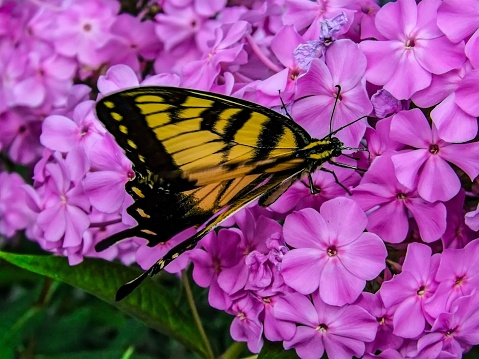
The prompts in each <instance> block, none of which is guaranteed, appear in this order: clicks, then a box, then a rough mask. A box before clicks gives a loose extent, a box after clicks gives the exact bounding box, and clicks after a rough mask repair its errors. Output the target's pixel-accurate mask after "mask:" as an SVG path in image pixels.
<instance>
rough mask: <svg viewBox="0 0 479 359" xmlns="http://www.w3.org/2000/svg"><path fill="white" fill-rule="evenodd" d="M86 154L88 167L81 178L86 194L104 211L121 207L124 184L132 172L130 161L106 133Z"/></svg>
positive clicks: (123, 197)
mask: <svg viewBox="0 0 479 359" xmlns="http://www.w3.org/2000/svg"><path fill="white" fill-rule="evenodd" d="M89 157H90V164H91V169H90V171H89V172H87V174H86V175H85V178H84V180H83V186H84V189H85V194H86V195H87V196H88V197H89V198H90V202H91V204H92V206H93V207H95V208H96V209H98V210H99V211H101V212H103V213H115V212H118V211H120V208H121V207H124V205H125V201H126V196H127V194H126V192H125V184H126V183H127V182H128V181H129V180H131V179H132V178H133V177H134V176H135V174H134V172H133V170H132V168H131V162H130V161H129V160H128V159H127V158H126V156H125V154H124V153H123V152H122V150H121V149H120V147H119V146H118V145H117V143H116V142H115V140H114V139H113V137H112V136H111V135H110V134H109V133H107V134H105V137H103V138H102V139H101V140H99V141H97V142H96V143H95V144H94V145H93V148H92V150H91V152H90V153H89Z"/></svg>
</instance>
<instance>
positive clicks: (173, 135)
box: [97, 87, 311, 191]
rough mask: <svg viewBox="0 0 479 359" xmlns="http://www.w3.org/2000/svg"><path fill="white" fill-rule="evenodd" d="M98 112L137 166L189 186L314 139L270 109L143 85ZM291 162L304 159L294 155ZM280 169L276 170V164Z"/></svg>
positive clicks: (267, 161) (253, 166)
mask: <svg viewBox="0 0 479 359" xmlns="http://www.w3.org/2000/svg"><path fill="white" fill-rule="evenodd" d="M97 114H98V117H99V118H100V120H102V122H103V123H104V124H105V126H106V127H107V129H108V131H110V132H111V133H112V134H113V135H114V136H115V138H116V140H117V142H118V144H119V145H120V146H121V147H122V148H124V149H125V152H126V154H127V156H128V158H129V159H130V160H131V161H132V162H133V163H134V164H135V171H137V172H139V173H143V174H145V175H146V174H147V173H148V172H151V173H152V174H154V176H155V177H156V178H160V179H162V186H167V185H169V186H171V187H172V188H170V189H171V190H175V191H183V190H188V189H193V188H194V187H197V186H203V185H205V184H207V183H215V182H217V181H218V177H217V176H218V175H219V174H221V175H222V179H227V178H235V177H238V176H242V175H246V174H248V173H250V172H254V173H258V172H259V170H258V163H259V162H261V161H263V162H264V163H263V166H261V167H262V170H263V168H271V167H274V166H276V165H279V163H281V168H280V169H279V170H285V169H286V167H287V165H286V162H285V160H284V159H286V158H290V157H292V156H294V154H295V153H296V151H297V149H298V148H302V147H304V146H305V145H307V144H308V143H309V142H310V140H311V139H310V137H309V135H308V134H307V133H306V132H305V131H304V130H303V129H302V128H301V127H299V126H297V125H296V124H295V123H294V122H292V121H290V120H289V119H287V118H286V117H284V116H282V115H280V114H278V113H276V112H274V111H272V110H269V109H267V108H264V107H261V106H258V105H255V104H252V103H249V102H246V101H241V100H236V99H232V98H227V97H224V96H220V95H215V94H210V93H204V92H198V91H193V90H186V89H177V88H169V87H165V88H163V87H141V88H136V89H132V90H127V91H123V92H120V93H117V94H113V95H110V96H107V97H105V98H103V99H102V100H100V102H99V103H98V105H97ZM290 162H291V163H290V164H289V166H290V167H293V168H294V167H296V166H298V164H299V165H300V162H301V161H300V160H298V159H295V160H294V161H290ZM273 172H274V170H273Z"/></svg>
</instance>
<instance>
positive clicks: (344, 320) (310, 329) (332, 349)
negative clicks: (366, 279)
mask: <svg viewBox="0 0 479 359" xmlns="http://www.w3.org/2000/svg"><path fill="white" fill-rule="evenodd" d="M312 299H313V302H312V303H311V301H310V300H309V299H308V298H307V297H305V296H303V295H301V294H299V293H292V294H290V295H286V296H284V297H282V298H278V302H277V303H276V305H275V308H274V315H275V317H277V318H278V319H281V320H285V321H290V322H293V323H297V324H298V326H297V328H296V333H295V335H294V336H293V338H292V339H291V340H287V341H285V342H284V348H285V349H291V348H294V349H295V350H296V353H297V354H298V356H299V357H300V358H302V359H314V358H320V357H322V356H323V353H324V352H326V354H327V356H328V358H338V359H348V358H352V357H353V356H356V357H361V356H362V355H363V354H364V351H365V342H371V341H372V340H374V337H375V336H376V331H377V327H378V323H377V322H376V320H375V319H374V317H372V316H371V315H370V314H369V313H368V312H366V310H364V309H363V308H361V307H360V306H358V305H347V306H343V307H336V306H331V305H328V304H326V303H324V302H323V301H322V300H321V297H320V294H318V292H317V291H316V292H315V293H314V294H313V295H312Z"/></svg>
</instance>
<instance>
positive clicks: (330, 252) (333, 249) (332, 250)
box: [327, 247, 338, 257]
mask: <svg viewBox="0 0 479 359" xmlns="http://www.w3.org/2000/svg"><path fill="white" fill-rule="evenodd" d="M327 253H328V256H330V257H334V256H335V255H337V254H338V251H337V249H336V247H329V248H328V251H327Z"/></svg>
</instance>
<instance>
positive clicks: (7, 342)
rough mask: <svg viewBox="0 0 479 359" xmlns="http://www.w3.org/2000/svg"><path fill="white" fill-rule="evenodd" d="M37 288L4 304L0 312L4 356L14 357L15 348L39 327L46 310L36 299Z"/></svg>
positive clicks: (0, 338) (0, 342) (0, 345)
mask: <svg viewBox="0 0 479 359" xmlns="http://www.w3.org/2000/svg"><path fill="white" fill-rule="evenodd" d="M38 293H39V290H37V288H35V289H33V290H29V291H28V292H24V293H23V294H22V295H21V296H19V297H17V298H15V300H14V301H11V302H5V303H3V304H2V306H3V308H2V309H3V310H2V311H1V312H0V348H1V353H2V354H1V357H2V358H5V359H7V358H14V352H15V348H16V347H17V346H18V345H20V343H22V341H23V340H24V339H25V338H26V337H27V336H28V335H29V334H30V333H31V332H32V331H33V330H35V328H37V327H38V326H39V325H40V323H41V322H42V320H43V319H44V317H45V311H44V310H43V308H42V307H41V306H40V305H36V303H35V301H36V298H37V297H38Z"/></svg>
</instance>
